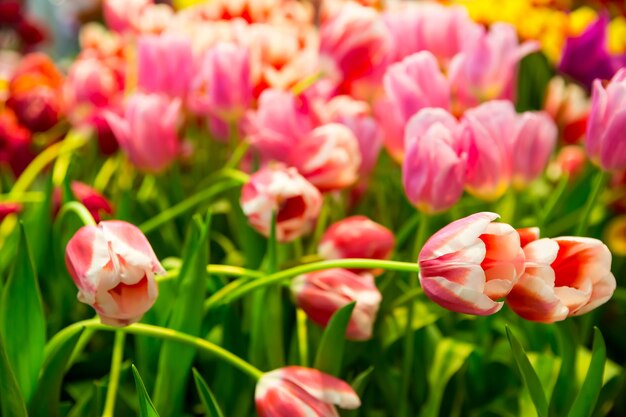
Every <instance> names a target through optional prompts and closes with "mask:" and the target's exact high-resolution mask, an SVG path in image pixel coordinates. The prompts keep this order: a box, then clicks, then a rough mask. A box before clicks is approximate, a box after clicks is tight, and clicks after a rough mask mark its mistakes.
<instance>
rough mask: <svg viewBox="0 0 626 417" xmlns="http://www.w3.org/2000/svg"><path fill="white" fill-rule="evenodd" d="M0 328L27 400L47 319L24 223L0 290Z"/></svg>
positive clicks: (41, 355)
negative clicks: (10, 269)
mask: <svg viewBox="0 0 626 417" xmlns="http://www.w3.org/2000/svg"><path fill="white" fill-rule="evenodd" d="M0 332H1V333H2V337H3V339H4V341H5V344H6V345H5V349H6V355H7V358H8V360H9V363H11V368H12V369H13V372H14V373H15V378H16V379H17V382H18V384H19V386H20V389H21V391H22V395H23V396H24V401H26V402H27V403H28V401H29V400H30V397H31V396H32V395H33V391H34V390H35V386H36V384H37V377H38V376H39V371H40V370H41V364H42V363H43V358H44V347H45V344H46V321H45V318H44V313H43V305H42V303H41V294H40V293H39V284H38V282H37V274H36V272H35V265H34V264H33V259H32V255H31V253H30V248H29V246H28V242H27V240H26V233H25V231H24V227H23V225H21V224H20V243H19V246H18V251H17V256H16V259H15V263H14V266H13V271H12V273H11V276H10V277H9V280H8V282H7V284H6V286H5V287H4V290H3V291H2V302H1V303H0Z"/></svg>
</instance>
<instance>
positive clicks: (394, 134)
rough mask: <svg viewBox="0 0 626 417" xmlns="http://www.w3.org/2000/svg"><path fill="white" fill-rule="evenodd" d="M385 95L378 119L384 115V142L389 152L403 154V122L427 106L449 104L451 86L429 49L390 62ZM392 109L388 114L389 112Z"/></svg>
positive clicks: (446, 105) (441, 106)
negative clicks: (398, 60) (393, 62)
mask: <svg viewBox="0 0 626 417" xmlns="http://www.w3.org/2000/svg"><path fill="white" fill-rule="evenodd" d="M383 85H384V90H385V94H386V97H387V101H386V104H383V106H385V107H384V109H383V110H382V111H381V112H379V113H378V116H379V119H386V120H387V122H383V123H382V126H383V128H385V130H384V133H385V145H386V146H387V148H389V149H391V152H392V153H398V154H403V153H404V152H403V151H404V148H403V146H402V138H403V137H404V126H405V125H406V123H407V122H408V121H409V119H410V118H411V116H413V115H414V114H415V113H417V112H418V111H419V110H421V109H423V108H426V107H440V108H443V109H449V108H450V86H449V85H448V80H447V79H446V77H445V76H444V75H443V74H442V72H441V71H440V70H439V64H438V63H437V59H436V58H435V57H434V56H433V54H431V53H430V52H428V51H423V52H418V53H416V54H413V55H410V56H408V57H406V58H404V60H403V61H401V62H398V63H396V64H393V65H391V66H389V68H388V69H387V72H385V76H384V78H383ZM391 112H393V116H391V117H390V115H389V113H391Z"/></svg>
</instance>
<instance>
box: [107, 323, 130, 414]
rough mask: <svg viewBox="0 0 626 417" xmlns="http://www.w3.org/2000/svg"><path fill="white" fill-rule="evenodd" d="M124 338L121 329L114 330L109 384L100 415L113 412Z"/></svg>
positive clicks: (124, 334) (122, 356)
mask: <svg viewBox="0 0 626 417" xmlns="http://www.w3.org/2000/svg"><path fill="white" fill-rule="evenodd" d="M124 340H126V333H124V332H123V331H122V330H117V331H116V332H115V342H113V357H112V358H111V372H110V374H109V384H108V388H107V396H106V400H105V403H104V411H103V412H102V417H113V416H114V414H115V399H116V397H117V388H118V387H119V384H120V371H121V369H122V359H124Z"/></svg>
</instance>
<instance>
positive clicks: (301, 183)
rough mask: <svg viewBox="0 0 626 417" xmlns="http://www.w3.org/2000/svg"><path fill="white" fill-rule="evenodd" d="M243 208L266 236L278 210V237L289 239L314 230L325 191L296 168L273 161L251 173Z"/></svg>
mask: <svg viewBox="0 0 626 417" xmlns="http://www.w3.org/2000/svg"><path fill="white" fill-rule="evenodd" d="M241 208H242V209H243V212H244V213H245V215H246V216H248V222H249V223H250V225H251V226H252V227H253V228H254V229H255V230H257V231H258V232H259V233H261V234H262V235H264V236H269V235H270V228H271V226H272V213H276V239H277V240H278V241H280V242H288V241H291V240H294V239H296V238H298V237H300V236H302V235H303V234H305V233H307V232H309V231H310V230H311V227H312V225H313V223H314V222H315V220H316V219H317V216H318V215H319V213H320V210H321V208H322V194H321V193H320V192H319V191H318V189H317V188H315V187H314V186H313V185H312V184H311V183H310V182H308V181H307V180H306V179H305V178H304V177H302V175H300V174H299V173H298V171H297V170H296V169H295V168H287V167H286V166H284V165H282V164H273V165H269V166H267V167H265V168H262V169H261V170H259V171H257V172H255V173H254V174H252V175H251V176H250V180H249V181H248V183H247V184H245V185H244V186H243V188H242V190H241Z"/></svg>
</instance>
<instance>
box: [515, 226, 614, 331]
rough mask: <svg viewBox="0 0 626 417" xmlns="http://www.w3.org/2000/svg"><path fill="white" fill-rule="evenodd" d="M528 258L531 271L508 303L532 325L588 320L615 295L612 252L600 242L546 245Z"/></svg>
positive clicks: (532, 247)
mask: <svg viewBox="0 0 626 417" xmlns="http://www.w3.org/2000/svg"><path fill="white" fill-rule="evenodd" d="M524 253H525V255H526V270H525V272H524V274H523V275H522V277H521V278H520V279H519V281H518V282H517V283H516V284H515V286H514V287H513V290H512V291H511V292H510V293H509V295H508V296H507V298H506V300H507V303H508V304H509V306H510V307H511V309H512V310H513V311H514V312H516V313H517V314H518V315H520V316H521V317H523V318H525V319H527V320H532V321H538V322H543V323H552V322H555V321H560V320H564V319H565V318H566V317H568V316H577V315H580V314H584V313H587V312H589V311H591V310H593V309H594V308H596V307H598V306H600V305H602V304H604V303H606V302H607V301H608V300H609V299H610V298H611V296H612V295H613V292H614V291H615V287H616V282H615V277H614V276H613V274H612V273H611V252H609V249H608V248H607V247H606V246H605V245H604V244H603V243H602V242H600V241H599V240H597V239H591V238H582V237H560V238H556V239H540V240H536V241H534V242H531V243H529V244H528V245H526V246H525V247H524Z"/></svg>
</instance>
